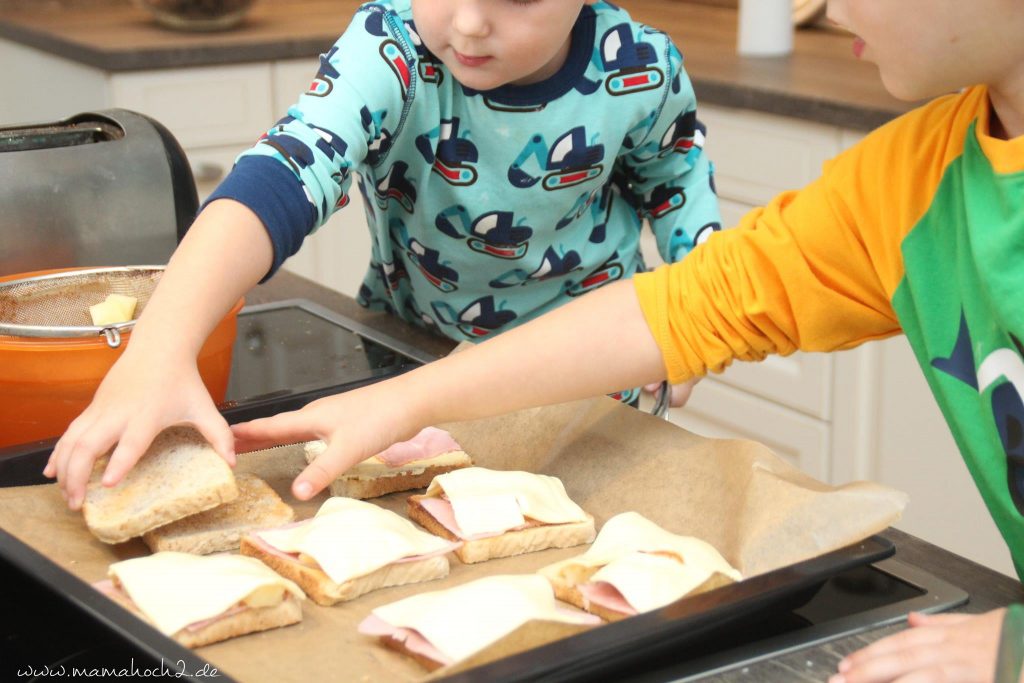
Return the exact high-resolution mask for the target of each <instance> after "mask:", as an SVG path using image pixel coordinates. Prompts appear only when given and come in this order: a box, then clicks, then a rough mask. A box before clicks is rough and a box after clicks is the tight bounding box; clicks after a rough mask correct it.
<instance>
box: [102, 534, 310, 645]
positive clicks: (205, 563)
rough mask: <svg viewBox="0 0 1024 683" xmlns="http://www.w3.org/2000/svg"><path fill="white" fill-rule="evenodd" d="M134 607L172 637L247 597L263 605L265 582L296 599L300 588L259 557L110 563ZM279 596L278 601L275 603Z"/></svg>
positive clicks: (164, 556) (158, 557) (159, 557)
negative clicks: (190, 625)
mask: <svg viewBox="0 0 1024 683" xmlns="http://www.w3.org/2000/svg"><path fill="white" fill-rule="evenodd" d="M108 576H110V577H111V578H116V579H117V580H118V581H119V582H120V584H121V587H122V588H123V589H124V592H125V593H127V594H128V597H130V598H131V599H132V602H134V603H135V605H136V607H138V608H139V610H140V611H141V612H142V613H143V614H145V615H146V617H148V618H149V619H150V621H152V622H153V624H154V625H155V626H156V628H157V629H158V630H160V631H161V632H162V633H164V634H166V635H173V634H175V633H177V632H178V631H180V630H181V629H183V628H185V627H186V626H188V625H189V624H194V623H196V622H199V621H204V620H206V619H211V618H213V617H215V616H217V615H219V614H221V613H223V612H226V611H227V610H228V609H230V608H231V607H233V606H234V605H236V604H237V603H239V602H242V601H243V600H246V599H247V598H248V597H249V596H250V595H253V594H257V595H255V596H254V598H255V600H256V601H257V602H258V603H259V602H262V603H266V602H267V597H268V594H267V592H264V591H266V587H267V586H273V587H277V588H278V589H283V590H277V591H276V593H277V594H278V595H280V597H281V598H283V597H284V591H288V592H289V593H291V594H292V595H294V596H295V597H297V598H299V599H303V598H305V597H306V596H305V594H304V593H303V592H302V589H301V588H299V587H298V586H297V585H295V584H294V583H292V582H291V581H289V580H288V579H286V578H284V577H282V576H279V575H278V574H277V573H275V572H274V571H273V570H272V569H270V568H269V567H267V566H266V565H265V564H263V563H262V562H260V561H259V560H257V559H255V558H252V557H243V556H242V555H227V554H225V555H192V554H190V553H176V552H160V553H155V554H153V555H148V556H146V557H138V558H135V559H131V560H125V561H123V562H116V563H114V564H112V565H110V569H109V570H108ZM279 601H280V600H278V602H279Z"/></svg>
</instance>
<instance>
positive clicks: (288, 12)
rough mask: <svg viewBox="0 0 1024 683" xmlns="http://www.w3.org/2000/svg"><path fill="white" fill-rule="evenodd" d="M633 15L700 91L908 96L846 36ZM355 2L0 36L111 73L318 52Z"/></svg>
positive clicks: (890, 113) (7, 31)
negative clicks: (744, 53)
mask: <svg viewBox="0 0 1024 683" xmlns="http://www.w3.org/2000/svg"><path fill="white" fill-rule="evenodd" d="M619 4H621V5H622V6H623V7H625V8H627V9H628V10H629V11H630V12H631V13H632V15H633V16H634V18H636V19H638V20H641V21H645V22H647V23H649V24H650V25H652V26H655V27H657V28H660V29H662V30H664V31H666V32H667V33H669V34H670V35H671V36H672V37H673V39H674V40H675V41H676V43H677V44H678V45H679V46H680V48H681V50H682V52H683V54H684V57H685V64H686V69H687V71H688V73H689V75H690V78H691V80H692V81H693V84H694V88H695V90H696V92H697V96H698V99H699V100H700V101H702V102H705V103H708V104H716V105H721V106H728V107H740V108H748V109H753V110H756V111H762V112H767V113H772V114H779V115H783V116H792V117H796V118H800V119H805V120H810V121H816V122H820V123H825V124H831V125H837V126H842V127H847V128H853V129H858V130H870V129H872V128H875V127H877V126H878V125H880V124H882V123H885V122H886V121H888V120H890V119H892V118H894V117H896V116H898V115H899V114H901V113H903V112H905V111H908V110H909V109H911V108H912V106H913V105H911V104H908V103H905V102H900V101H898V100H896V99H895V98H893V97H892V96H891V95H889V94H888V93H886V91H885V89H884V88H883V87H882V84H881V81H880V79H879V78H878V73H877V69H876V68H875V67H874V66H873V65H871V64H866V63H863V62H860V61H858V60H857V59H855V58H854V57H853V54H852V51H851V39H850V37H849V36H848V35H845V34H843V33H840V32H838V31H833V30H829V29H823V28H809V29H801V30H800V31H798V32H797V34H796V37H795V41H794V42H795V47H794V52H793V54H792V55H790V56H788V57H781V58H742V57H739V56H738V55H737V54H736V50H735V42H736V10H735V9H730V8H728V7H715V6H710V5H700V4H691V3H688V2H680V1H677V2H667V1H666V0H621V2H620V3H619ZM358 5H359V2H358V0H263V1H262V2H259V3H257V5H256V6H255V7H254V8H253V10H252V12H251V13H250V14H249V15H248V17H247V18H246V20H245V22H244V23H243V24H242V25H241V27H239V28H238V29H236V30H231V31H225V32H218V33H183V32H177V31H172V30H168V29H164V28H161V27H159V26H157V25H156V24H155V23H154V22H153V21H152V20H151V19H150V18H149V16H148V15H147V14H146V13H145V12H144V11H143V10H141V9H139V8H137V7H136V6H134V5H132V4H131V3H130V2H128V0H91V1H90V2H85V3H81V4H79V3H71V2H69V1H68V0H64V1H63V2H62V1H60V0H51V1H50V2H42V1H41V0H37V1H36V2H34V3H24V2H19V1H17V0H6V1H5V0H0V38H5V39H8V40H11V41H14V42H16V43H20V44H23V45H27V46H30V47H34V48H37V49H40V50H43V51H44V52H47V53H50V54H53V55H57V56H59V57H63V58H66V59H69V60H72V61H74V62H78V63H80V64H84V65H87V66H92V67H96V68H99V69H103V70H106V71H111V72H122V71H137V70H145V69H163V68H182V67H196V66H210V65H217V64H233V63H240V62H254V61H267V60H278V59H298V58H306V57H310V58H311V57H314V56H316V55H317V54H320V53H321V52H324V51H326V50H327V49H328V48H329V47H330V46H331V44H332V43H333V42H334V41H335V39H336V38H337V37H338V35H340V34H341V32H342V31H344V29H345V27H346V26H347V24H348V21H349V17H350V16H351V14H352V12H353V11H354V9H355V8H356V7H357V6H358Z"/></svg>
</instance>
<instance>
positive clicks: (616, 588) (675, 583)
mask: <svg viewBox="0 0 1024 683" xmlns="http://www.w3.org/2000/svg"><path fill="white" fill-rule="evenodd" d="M540 574H541V575H542V576H544V577H546V578H547V579H548V580H549V581H550V582H551V585H552V587H553V588H554V591H555V595H556V596H558V599H559V600H564V601H565V602H568V603H570V604H573V605H576V606H577V607H579V608H581V609H585V610H587V611H589V612H592V613H593V614H596V615H598V616H600V617H602V618H603V619H607V620H608V621H617V620H619V619H624V618H626V617H628V616H632V615H634V614H639V613H641V612H647V611H650V610H653V609H657V608H659V607H664V606H665V605H668V604H670V603H672V602H675V601H676V600H678V599H680V598H682V597H684V596H687V595H696V594H697V593H703V592H706V591H709V590H712V589H714V588H718V587H719V586H724V585H727V584H730V583H733V582H734V581H740V580H741V579H742V577H741V576H740V573H739V572H738V571H736V570H735V569H734V568H733V567H732V566H731V565H730V564H729V563H728V562H727V561H726V560H725V558H723V557H722V556H721V554H719V552H718V551H717V550H715V548H714V547H713V546H712V545H711V544H709V543H706V542H705V541H702V540H700V539H698V538H694V537H692V536H678V535H676V534H672V533H669V532H668V531H666V530H665V529H662V528H661V527H660V526H658V525H657V524H655V523H654V522H652V521H650V520H649V519H647V518H645V517H643V516H642V515H640V514H638V513H636V512H623V513H622V514H619V515H616V516H614V517H612V518H611V519H609V520H608V521H607V522H605V525H604V526H603V527H602V528H601V533H599V534H598V535H597V539H596V540H595V541H594V544H593V545H592V546H590V548H588V549H587V551H586V552H585V553H583V554H582V555H579V556H578V557H573V558H570V559H568V560H563V561H561V562H556V563H555V564H552V565H548V566H547V567H544V568H543V569H541V570H540Z"/></svg>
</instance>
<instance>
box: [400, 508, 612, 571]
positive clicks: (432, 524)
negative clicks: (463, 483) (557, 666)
mask: <svg viewBox="0 0 1024 683" xmlns="http://www.w3.org/2000/svg"><path fill="white" fill-rule="evenodd" d="M423 498H425V496H409V500H408V509H407V510H406V513H407V515H408V517H409V519H411V520H412V521H414V522H416V523H417V524H419V525H420V526H421V527H423V528H424V529H426V530H427V531H429V532H430V533H432V534H434V535H435V536H440V537H441V538H445V539H448V540H449V541H462V545H461V546H460V547H459V548H456V549H455V550H454V551H453V552H454V553H455V554H456V555H457V556H458V558H459V559H460V560H462V562H463V563H464V564H475V563H477V562H485V561H486V560H493V559H496V558H499V557H512V556H513V555H522V554H524V553H532V552H535V551H538V550H546V549H548V548H570V547H572V546H576V545H582V544H584V543H590V542H591V541H593V540H594V537H595V535H596V532H595V530H594V518H593V517H592V516H591V515H587V519H586V520H585V521H582V522H569V523H566V524H539V525H536V526H530V527H527V528H525V529H518V530H513V531H506V532H505V533H503V534H501V535H500V536H491V537H488V538H480V539H477V540H472V541H467V540H463V539H461V538H459V537H458V536H456V535H455V534H453V533H452V532H451V531H449V530H448V529H447V528H446V527H445V526H444V525H443V524H441V523H440V522H439V521H437V519H436V518H435V517H434V516H433V515H432V514H430V513H429V512H427V511H426V510H425V509H424V508H423V506H422V505H420V501H421V500H422V499H423Z"/></svg>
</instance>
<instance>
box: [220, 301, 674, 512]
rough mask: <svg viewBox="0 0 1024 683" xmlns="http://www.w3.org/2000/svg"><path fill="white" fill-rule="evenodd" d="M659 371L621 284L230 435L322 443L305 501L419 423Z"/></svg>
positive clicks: (594, 389)
mask: <svg viewBox="0 0 1024 683" xmlns="http://www.w3.org/2000/svg"><path fill="white" fill-rule="evenodd" d="M664 375H665V369H664V367H663V365H662V360H661V353H660V352H659V350H658V347H657V345H656V344H655V343H654V339H653V337H652V336H651V333H650V331H649V329H648V326H647V323H646V322H645V320H644V316H643V313H642V312H641V309H640V305H639V303H638V301H637V298H636V293H635V290H634V288H633V285H632V283H631V282H621V283H616V284H613V285H609V286H607V287H604V288H602V289H599V290H597V291H595V292H593V293H591V294H588V295H587V296H585V297H583V298H582V299H580V300H578V301H574V302H573V303H571V304H568V305H566V306H563V307H562V308H560V309H558V310H556V311H553V312H551V313H549V314H547V315H545V316H543V317H541V318H539V319H537V320H535V321H533V322H530V323H528V324H526V325H523V326H521V327H518V328H516V329H513V330H510V331H508V332H505V333H503V334H501V335H500V336H498V337H496V338H494V339H491V340H488V341H486V342H484V343H482V344H480V345H479V346H476V347H473V348H470V349H467V350H465V351H463V352H460V353H455V354H452V355H450V356H448V357H446V358H443V359H441V360H438V361H436V362H434V363H430V364H429V365H425V366H423V367H422V368H419V369H417V370H414V371H413V372H409V373H406V374H404V375H401V376H399V377H396V378H394V379H391V380H388V381H385V382H381V383H379V384H375V385H372V386H370V387H367V388H365V389H360V390H357V391H352V392H348V393H345V394H340V395H338V396H333V397H330V398H327V399H321V400H319V401H315V402H314V403H311V404H309V405H308V406H306V407H305V408H303V409H302V410H299V411H296V412H292V413H282V414H280V415H277V416H274V417H270V418H266V419H263V420H255V421H253V422H249V423H245V424H241V425H235V427H234V431H235V436H236V437H237V438H238V440H239V446H241V447H242V448H246V449H248V448H258V447H262V446H266V445H271V444H279V443H293V442H296V441H302V440H309V439H318V438H319V439H324V440H325V441H327V443H328V449H327V451H326V452H325V453H324V454H323V455H321V456H320V457H319V458H317V460H316V461H315V462H314V463H313V464H311V465H310V466H309V467H308V468H307V469H306V470H305V471H304V472H303V473H302V474H300V475H299V477H298V478H297V479H296V480H295V483H294V484H293V491H294V493H295V495H296V496H297V497H299V498H300V499H308V498H310V497H311V496H313V495H315V494H316V493H317V492H318V491H320V490H322V489H323V488H324V487H326V486H327V485H328V484H329V483H330V482H331V481H333V480H334V479H335V478H336V477H337V476H338V474H340V473H341V472H343V471H345V470H346V469H348V468H349V467H351V466H352V465H354V464H355V463H357V462H359V461H361V460H363V459H365V458H367V457H369V456H371V455H373V454H375V453H379V452H380V451H382V450H383V449H384V448H386V447H387V446H389V445H391V444H392V443H395V442H396V441H401V440H403V439H406V438H409V437H411V436H412V435H413V434H415V433H416V432H417V431H419V430H420V429H421V428H422V427H425V426H428V425H432V424H438V423H443V422H451V421H457V420H470V419H474V418H479V417H485V416H489V415H496V414H500V413H504V412H508V411H512V410H517V409H520V408H526V407H530V406H536V405H544V404H551V403H559V402H563V401H569V400H573V399H579V398H585V397H590V396H600V395H602V394H607V393H609V392H611V391H615V390H616V389H617V388H619V387H624V386H637V385H640V384H644V383H646V382H651V381H655V380H658V379H661V378H663V377H664Z"/></svg>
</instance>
